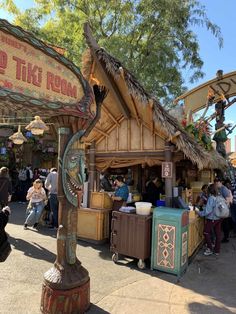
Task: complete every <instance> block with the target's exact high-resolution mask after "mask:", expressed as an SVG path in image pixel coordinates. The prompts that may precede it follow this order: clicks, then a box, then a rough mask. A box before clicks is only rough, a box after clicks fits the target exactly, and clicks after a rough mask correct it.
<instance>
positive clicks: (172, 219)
mask: <svg viewBox="0 0 236 314" xmlns="http://www.w3.org/2000/svg"><path fill="white" fill-rule="evenodd" d="M188 224H189V213H188V211H187V210H185V209H176V208H168V207H157V208H155V209H154V211H153V225H152V248H151V250H152V252H151V269H157V270H161V271H164V272H168V273H172V274H175V275H177V276H181V274H182V273H183V272H184V271H185V269H186V268H187V265H188Z"/></svg>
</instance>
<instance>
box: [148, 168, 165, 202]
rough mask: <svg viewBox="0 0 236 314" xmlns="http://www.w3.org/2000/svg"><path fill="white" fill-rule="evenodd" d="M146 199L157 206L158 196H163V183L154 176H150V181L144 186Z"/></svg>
mask: <svg viewBox="0 0 236 314" xmlns="http://www.w3.org/2000/svg"><path fill="white" fill-rule="evenodd" d="M146 192H147V193H146V198H147V202H150V203H152V205H153V206H156V205H157V201H158V200H160V194H164V189H163V183H162V181H161V179H159V178H158V177H157V176H156V175H155V174H151V176H150V180H149V181H148V182H147V184H146Z"/></svg>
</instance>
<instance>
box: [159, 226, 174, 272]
mask: <svg viewBox="0 0 236 314" xmlns="http://www.w3.org/2000/svg"><path fill="white" fill-rule="evenodd" d="M175 233H176V227H175V226H169V225H163V224H158V241H157V247H158V248H159V249H158V250H157V265H158V266H162V267H166V268H170V269H174V268H175Z"/></svg>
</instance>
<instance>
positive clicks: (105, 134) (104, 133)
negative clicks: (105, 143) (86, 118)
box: [93, 126, 109, 136]
mask: <svg viewBox="0 0 236 314" xmlns="http://www.w3.org/2000/svg"><path fill="white" fill-rule="evenodd" d="M93 129H94V130H95V131H97V132H99V133H101V134H102V135H104V136H109V134H107V133H106V132H104V131H103V130H100V129H99V128H97V127H96V126H95V127H94V128H93Z"/></svg>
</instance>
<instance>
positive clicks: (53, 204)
mask: <svg viewBox="0 0 236 314" xmlns="http://www.w3.org/2000/svg"><path fill="white" fill-rule="evenodd" d="M57 180H58V174H57V169H56V168H52V169H51V170H50V172H49V174H48V175H47V178H46V180H45V183H44V185H45V188H46V189H47V190H48V191H49V196H48V199H49V204H50V209H51V211H52V214H53V223H52V227H54V228H58V199H57Z"/></svg>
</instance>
